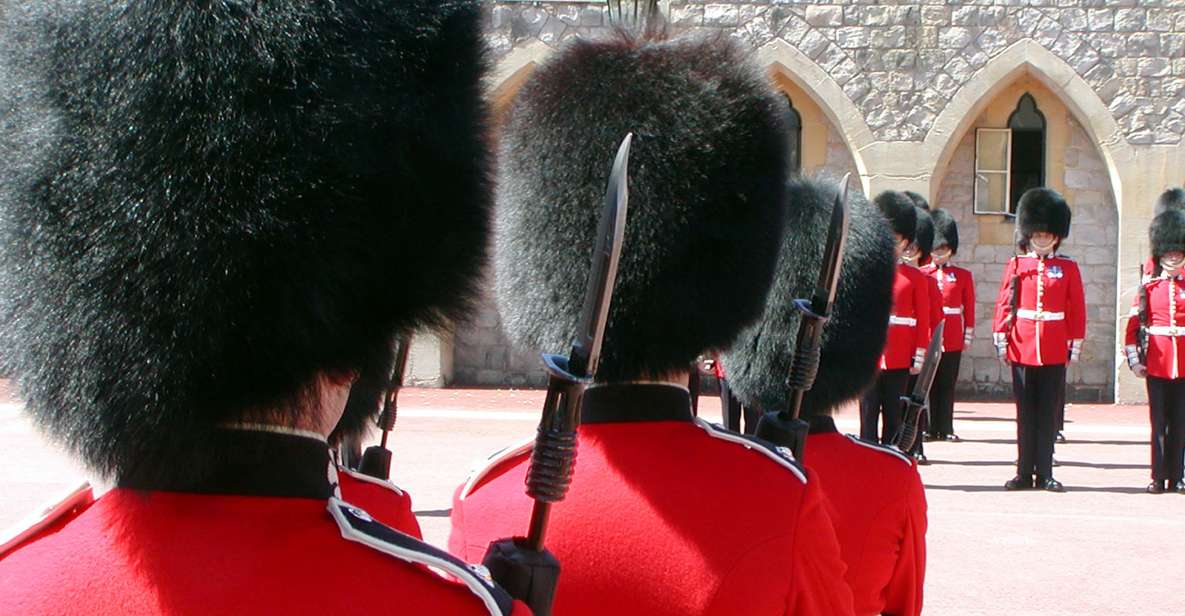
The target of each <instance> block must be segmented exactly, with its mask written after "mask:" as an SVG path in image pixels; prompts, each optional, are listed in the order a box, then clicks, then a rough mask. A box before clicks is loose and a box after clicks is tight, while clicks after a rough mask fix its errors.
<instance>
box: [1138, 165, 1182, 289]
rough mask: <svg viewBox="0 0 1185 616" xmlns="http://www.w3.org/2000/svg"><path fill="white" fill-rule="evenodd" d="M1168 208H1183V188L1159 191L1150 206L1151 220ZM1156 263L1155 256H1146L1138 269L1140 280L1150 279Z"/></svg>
mask: <svg viewBox="0 0 1185 616" xmlns="http://www.w3.org/2000/svg"><path fill="white" fill-rule="evenodd" d="M1168 210H1185V188H1180V187H1175V188H1169V189H1167V190H1165V191H1164V192H1163V193H1161V194H1160V197H1158V198H1157V199H1156V205H1155V206H1154V207H1153V208H1152V220H1156V217H1157V216H1160V215H1161V213H1163V212H1166V211H1168ZM1158 265H1159V264H1158V263H1157V262H1156V259H1155V258H1153V257H1148V260H1147V261H1145V262H1144V265H1143V267H1142V268H1141V270H1140V280H1141V281H1142V282H1149V281H1151V280H1152V271H1153V270H1155V269H1156V268H1157V266H1158Z"/></svg>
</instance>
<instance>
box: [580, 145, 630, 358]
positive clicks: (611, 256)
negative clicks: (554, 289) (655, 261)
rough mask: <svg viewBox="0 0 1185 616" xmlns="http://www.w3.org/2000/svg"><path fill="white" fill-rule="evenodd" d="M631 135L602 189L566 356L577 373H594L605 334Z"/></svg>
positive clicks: (625, 208) (622, 233) (622, 225)
mask: <svg viewBox="0 0 1185 616" xmlns="http://www.w3.org/2000/svg"><path fill="white" fill-rule="evenodd" d="M633 138H634V135H633V133H630V134H628V135H626V136H625V139H623V140H622V141H621V145H620V146H618V148H617V156H616V157H615V158H614V159H613V171H612V172H611V173H610V174H609V186H608V188H607V189H606V190H605V202H604V205H603V207H602V209H601V219H600V222H599V223H598V224H597V239H596V243H595V244H594V245H593V254H592V266H591V268H590V270H589V275H588V285H587V287H586V291H585V295H584V308H583V310H581V313H580V325H579V329H578V330H577V337H576V340H575V342H574V343H573V344H572V352H571V354H570V355H569V358H568V370H569V371H570V372H571V373H572V374H573V375H576V376H581V377H583V376H592V375H593V374H595V373H596V370H597V362H598V361H599V360H600V357H601V343H602V341H603V340H604V337H605V324H606V322H607V321H608V318H609V305H610V302H611V300H612V299H613V283H614V281H616V279H617V262H618V259H619V258H620V257H621V245H622V243H623V241H624V239H625V219H626V212H627V211H628V209H629V160H630V144H631V143H632V142H633Z"/></svg>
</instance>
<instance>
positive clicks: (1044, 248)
mask: <svg viewBox="0 0 1185 616" xmlns="http://www.w3.org/2000/svg"><path fill="white" fill-rule="evenodd" d="M1056 244H1057V236H1056V235H1054V234H1052V233H1050V232H1048V231H1038V232H1036V233H1034V234H1033V237H1031V238H1029V246H1030V247H1032V249H1033V251H1034V252H1036V253H1037V254H1039V255H1047V254H1049V253H1051V252H1053V247H1054V246H1055V245H1056Z"/></svg>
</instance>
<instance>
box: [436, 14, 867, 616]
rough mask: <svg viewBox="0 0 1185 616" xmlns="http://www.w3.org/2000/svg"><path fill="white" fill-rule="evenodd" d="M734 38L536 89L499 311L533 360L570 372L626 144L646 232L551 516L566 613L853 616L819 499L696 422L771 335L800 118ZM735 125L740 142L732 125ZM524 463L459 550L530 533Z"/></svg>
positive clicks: (488, 500) (493, 471)
mask: <svg viewBox="0 0 1185 616" xmlns="http://www.w3.org/2000/svg"><path fill="white" fill-rule="evenodd" d="M783 104H784V103H782V102H781V101H780V100H779V99H778V97H777V95H776V94H774V93H773V92H772V91H771V90H770V88H769V85H768V82H767V79H766V76H765V75H764V73H763V72H762V71H761V70H760V68H758V67H757V66H756V65H755V64H754V62H753V61H752V59H751V58H750V57H749V56H748V55H747V54H746V53H745V52H742V51H741V50H740V48H739V47H738V46H737V44H736V43H734V42H732V41H731V40H730V39H728V38H725V37H707V38H698V37H693V36H685V37H678V38H667V37H666V36H665V35H664V34H662V33H661V32H652V33H650V34H638V33H635V32H634V31H628V30H624V31H621V32H619V33H618V34H617V35H616V36H614V37H611V38H603V39H577V40H574V41H572V42H571V43H569V44H568V45H567V46H566V47H565V48H564V49H562V50H561V51H559V52H558V53H556V54H555V55H553V56H551V57H550V58H549V59H547V60H545V61H544V62H543V63H542V64H541V65H540V66H539V67H538V68H537V69H536V70H535V71H534V73H532V75H531V76H530V77H529V78H528V80H527V81H526V83H524V84H523V86H522V90H520V92H519V93H518V95H517V98H516V101H515V103H514V105H513V106H512V108H511V110H510V111H509V115H508V119H507V123H506V125H505V129H504V130H505V133H504V134H503V136H502V151H503V153H504V157H503V159H502V161H501V162H500V173H501V181H500V182H499V192H498V214H497V215H498V218H497V223H496V227H497V229H498V234H497V235H498V236H497V241H496V247H495V254H496V259H495V261H496V265H497V267H496V277H497V291H498V305H499V308H500V310H501V312H502V315H503V317H504V322H505V324H506V328H507V332H508V334H509V335H510V337H511V338H512V339H513V340H514V341H515V342H516V344H518V345H520V346H523V347H527V348H534V349H541V350H545V351H550V352H556V351H564V350H566V349H567V348H568V347H569V346H570V344H571V336H572V332H573V331H576V325H577V316H578V313H579V312H580V306H581V302H582V301H583V298H584V289H585V286H586V278H587V274H586V273H585V272H586V271H587V267H588V265H587V264H588V262H589V251H590V247H591V244H590V241H589V239H587V238H591V236H592V235H593V230H594V228H595V224H596V212H597V209H598V207H599V204H600V202H601V200H602V193H603V191H604V187H605V184H606V182H605V175H604V171H607V170H608V163H609V161H610V160H612V154H613V151H614V149H615V148H616V146H617V143H618V141H620V140H621V139H622V137H623V136H624V135H626V134H627V133H633V134H634V141H633V145H632V150H631V153H630V172H629V173H630V187H629V188H630V190H629V214H628V216H627V218H626V223H625V228H626V231H625V240H624V244H623V248H622V252H621V256H620V261H619V263H618V270H617V282H616V286H615V287H614V290H613V299H612V305H611V307H610V311H609V320H608V328H607V330H606V332H605V337H604V343H603V347H602V352H601V359H600V365H599V367H598V369H597V372H596V374H595V382H594V383H593V384H592V385H591V386H590V387H589V388H588V390H587V391H586V392H585V394H584V398H583V407H582V411H581V425H580V427H579V432H578V437H577V442H576V451H577V452H578V458H577V460H576V467H575V474H574V477H573V479H572V483H571V488H570V490H569V492H568V494H567V497H566V499H565V500H563V501H561V502H558V503H556V504H555V505H554V506H553V507H552V509H551V517H550V525H549V530H548V538H547V545H548V547H549V548H550V549H551V550H552V551H553V552H554V553H555V554H556V556H557V557H559V558H560V560H561V562H562V563H563V571H562V573H561V578H560V584H559V588H558V590H557V595H556V601H555V613H556V614H565V615H581V614H606V613H609V614H612V613H631V614H648V615H654V616H663V615H672V616H673V615H680V616H681V615H684V614H720V615H724V614H756V615H760V614H779V615H781V614H807V615H809V614H850V613H851V612H852V605H851V593H850V591H849V590H848V588H847V585H846V584H845V583H844V581H843V563H842V561H841V560H840V553H839V545H838V543H837V542H836V539H835V533H834V530H833V529H832V527H831V521H830V518H829V517H828V515H827V513H826V506H825V504H824V502H823V497H822V493H821V492H820V489H819V485H818V482H817V481H816V480H815V478H814V477H813V476H812V475H811V474H810V473H808V472H806V471H804V469H803V468H802V467H801V466H800V465H799V464H798V463H797V462H796V461H795V460H793V459H792V457H791V456H788V455H787V453H786V452H785V451H782V450H779V449H777V448H774V447H770V446H767V445H766V444H764V443H762V442H759V441H756V440H750V439H747V438H745V437H743V436H740V435H737V434H735V433H732V432H729V431H727V430H725V429H723V428H721V427H720V426H716V425H713V424H709V423H707V422H705V421H703V420H698V419H695V418H693V417H692V415H691V408H690V401H689V399H688V391H687V389H686V384H687V378H688V367H689V366H690V364H691V362H692V361H693V360H694V359H695V358H696V357H698V356H700V355H704V354H707V353H710V352H712V351H715V350H720V349H724V348H726V347H727V346H728V345H730V344H731V343H732V342H733V340H734V339H735V338H736V336H737V334H738V332H739V331H740V330H741V328H742V327H743V326H744V325H746V324H748V323H750V322H752V321H754V320H755V319H756V318H757V317H759V316H760V314H761V310H762V307H763V305H764V302H765V299H766V296H767V294H768V292H769V288H770V282H771V276H772V274H773V269H774V262H775V259H776V257H777V253H778V248H779V244H780V242H781V236H782V233H781V231H782V229H783V226H782V225H783V211H784V209H785V207H786V204H785V201H784V195H785V181H786V176H787V170H788V169H789V164H788V162H789V161H788V159H787V154H788V153H787V148H786V144H787V131H786V127H785V126H784V124H783V123H782V116H781V114H780V109H781V107H780V105H783ZM721 118H728V119H729V120H728V121H724V122H722V121H721ZM528 458H529V453H528V451H527V450H526V448H518V449H516V448H510V449H507V450H506V451H505V452H504V453H503V454H501V455H498V456H495V457H494V458H492V459H491V460H489V461H488V463H487V464H486V465H485V466H484V468H482V469H480V470H478V471H477V472H475V473H474V474H473V475H472V476H471V477H470V479H469V481H468V482H467V483H466V484H465V485H464V486H462V487H461V488H460V489H459V490H458V491H457V493H456V496H455V498H454V501H453V509H452V518H451V522H452V533H451V536H450V538H449V547H450V549H451V550H452V551H453V552H454V553H455V554H458V555H461V556H463V557H465V558H477V557H480V555H481V554H483V553H484V552H485V550H486V546H487V545H488V544H489V542H490V540H491V539H497V538H499V537H502V536H505V535H507V534H522V533H523V532H524V531H525V530H526V524H527V519H528V513H529V512H530V509H531V501H530V500H528V499H527V497H526V496H525V495H524V489H523V481H524V476H525V475H526V472H527V467H528Z"/></svg>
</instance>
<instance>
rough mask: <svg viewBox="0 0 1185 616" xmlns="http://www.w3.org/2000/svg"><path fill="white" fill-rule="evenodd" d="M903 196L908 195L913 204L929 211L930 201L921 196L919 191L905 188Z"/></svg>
mask: <svg viewBox="0 0 1185 616" xmlns="http://www.w3.org/2000/svg"><path fill="white" fill-rule="evenodd" d="M905 196H906V197H909V200H910V201H913V204H914V205H916V206H918V207H920V208H922V209H923V210H925V211H927V212H929V211H930V202H929V201H926V198H925V197H923V196H922V195H921V193H916V192H914V191H912V190H907V191H905Z"/></svg>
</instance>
